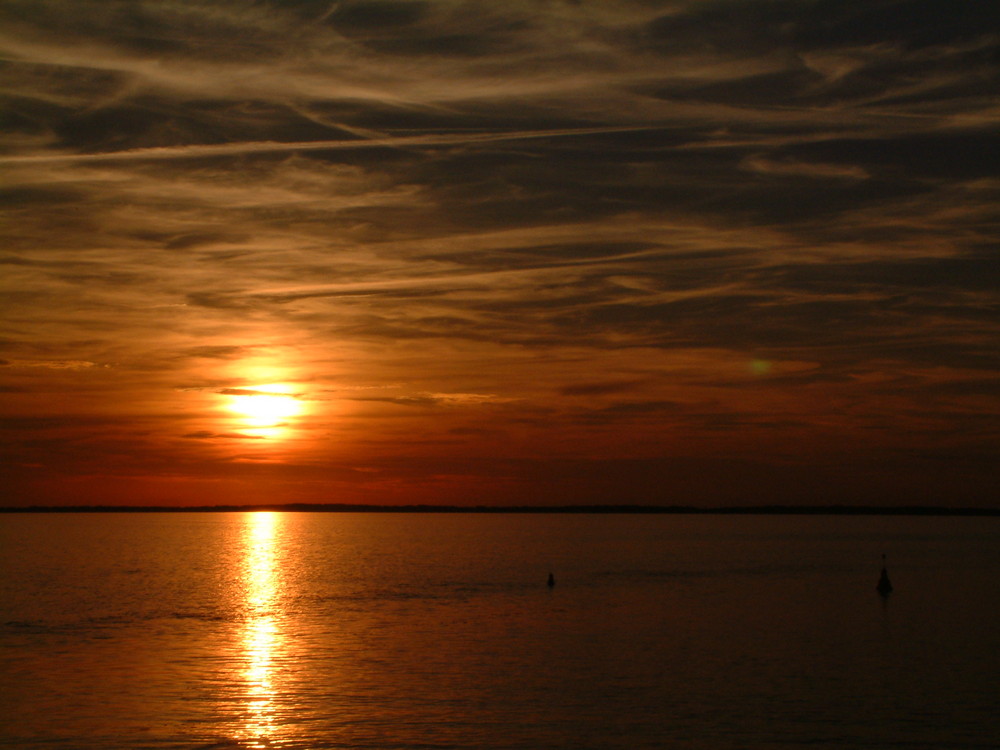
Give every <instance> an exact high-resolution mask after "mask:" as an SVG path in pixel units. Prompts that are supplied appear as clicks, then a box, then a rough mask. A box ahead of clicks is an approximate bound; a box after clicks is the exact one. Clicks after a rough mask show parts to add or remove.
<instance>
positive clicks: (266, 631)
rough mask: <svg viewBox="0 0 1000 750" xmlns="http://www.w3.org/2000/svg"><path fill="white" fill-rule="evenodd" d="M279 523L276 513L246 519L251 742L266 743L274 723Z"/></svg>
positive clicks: (248, 729)
mask: <svg viewBox="0 0 1000 750" xmlns="http://www.w3.org/2000/svg"><path fill="white" fill-rule="evenodd" d="M277 523H278V515H277V514H276V513H250V514H248V515H247V516H246V527H245V530H244V549H245V555H246V557H245V566H246V567H245V572H244V575H245V579H244V581H245V585H246V606H247V610H248V614H247V621H246V625H245V626H244V630H243V651H244V662H245V669H244V671H243V675H242V677H243V680H244V681H245V683H246V698H247V714H246V724H245V726H244V730H245V732H246V735H247V737H248V739H250V740H251V741H258V740H259V741H266V740H267V738H268V737H269V736H270V734H271V731H272V728H273V724H274V687H273V684H272V679H271V678H272V676H271V664H272V661H273V657H274V651H275V648H276V646H277V644H278V641H279V640H280V633H279V631H278V627H277V624H276V622H275V616H274V613H273V606H274V603H275V598H276V593H277V586H276V584H275V547H274V537H275V528H276V526H277ZM256 746H258V745H251V747H256ZM259 746H260V747H263V746H264V745H259Z"/></svg>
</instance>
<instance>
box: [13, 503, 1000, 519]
mask: <svg viewBox="0 0 1000 750" xmlns="http://www.w3.org/2000/svg"><path fill="white" fill-rule="evenodd" d="M253 511H279V512H291V513H593V514H608V513H622V514H624V513H632V514H697V515H796V516H823V515H829V516H1000V508H975V507H963V508H949V507H946V506H937V505H901V506H878V505H750V506H722V507H717V508H706V507H697V506H688V505H610V504H609V505H543V506H536V505H472V506H462V505H360V504H344V503H287V504H273V505H190V506H168V505H58V506H56V505H53V506H44V505H31V506H22V507H10V508H0V513H247V512H253Z"/></svg>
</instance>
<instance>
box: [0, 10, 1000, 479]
mask: <svg viewBox="0 0 1000 750" xmlns="http://www.w3.org/2000/svg"><path fill="white" fill-rule="evenodd" d="M990 10H991V9H990V7H989V4H988V3H982V4H969V6H968V7H967V8H965V7H963V9H962V10H961V11H960V12H959V11H958V10H956V9H955V8H952V7H950V6H946V5H944V4H942V3H940V2H936V1H933V0H892V2H888V3H878V4H856V3H855V4H851V3H848V4H845V3H841V2H835V1H833V0H831V1H830V2H826V1H823V2H817V3H809V4H803V3H801V2H797V1H796V0H787V1H786V0H780V1H779V2H757V0H746V1H745V2H729V1H728V0H709V1H705V0H677V1H676V2H664V3H651V2H646V1H645V0H602V1H601V2H597V1H596V0H594V1H591V0H583V1H582V2H574V3H570V2H546V3H520V2H513V3H505V4H494V5H491V6H489V7H487V6H485V5H484V4H483V3H481V2H471V1H470V2H463V1H462V0H454V1H453V0H429V1H428V2H420V3H415V2H408V1H407V2H404V1H403V0H399V1H398V2H397V1H396V0H380V2H377V3H375V2H367V1H366V0H344V1H343V2H338V3H315V2H306V1H305V0H302V1H301V2H298V1H294V0H289V2H284V3H279V4H271V5H267V6H265V5H253V4H245V3H242V4H241V3H208V2H199V1H198V0H189V1H188V0H184V1H180V0H178V1H177V2H173V1H172V2H160V1H158V0H157V1H154V0H148V1H147V0H139V1H137V2H133V3H125V4H114V3H111V4H109V3H106V2H100V1H98V0H74V2H72V3H69V2H66V1H65V0H5V1H4V2H2V3H0V24H2V26H3V32H2V33H0V58H2V59H3V61H4V65H5V78H4V83H3V84H2V86H0V96H3V106H4V112H5V117H6V120H5V127H4V129H3V132H2V133H0V163H2V165H3V168H4V182H5V188H6V189H5V192H4V194H3V196H2V197H0V200H2V207H3V209H4V211H5V212H6V214H7V217H8V220H7V221H6V222H5V224H4V229H3V232H4V235H5V236H4V241H3V247H4V249H3V252H2V253H0V266H2V268H3V273H2V275H0V279H2V280H0V292H2V294H3V317H4V320H3V324H4V327H3V329H2V331H0V358H2V360H0V371H2V374H3V380H4V383H3V384H2V385H0V405H2V408H3V410H4V411H3V414H4V415H6V416H8V417H10V418H11V419H14V420H23V419H28V420H30V419H32V418H34V417H38V418H43V421H39V422H30V421H28V422H24V421H21V422H18V421H14V422H8V423H5V424H6V427H3V428H2V429H0V442H2V446H3V448H4V450H5V451H7V452H8V453H9V454H10V455H11V456H13V457H15V458H16V463H17V465H20V466H22V467H28V466H36V465H41V464H44V465H46V466H51V467H52V471H53V472H54V475H58V473H59V472H60V471H62V472H64V473H65V474H66V475H72V476H79V475H80V474H81V472H83V471H84V468H82V467H104V468H103V469H99V470H97V474H100V471H104V472H105V475H106V476H112V475H113V476H114V477H135V476H150V477H154V478H155V477H166V476H168V475H169V476H174V477H176V476H177V475H178V473H180V474H182V475H183V476H186V477H198V478H199V479H198V481H197V482H195V481H194V480H192V482H194V484H193V485H192V486H198V487H203V486H204V485H203V484H198V482H202V481H204V482H209V481H213V482H217V483H226V482H233V481H235V480H234V477H235V476H238V473H237V472H239V471H243V472H260V474H259V476H267V477H270V479H269V480H268V481H269V482H273V483H274V484H273V485H272V486H275V487H280V488H281V491H282V492H290V493H292V495H294V493H295V492H300V491H301V492H303V493H306V494H307V495H309V493H312V494H311V495H309V496H310V497H320V496H322V497H326V496H328V495H327V493H326V490H325V489H321V488H326V487H329V486H336V487H337V489H338V491H344V492H353V491H356V492H358V493H361V495H364V493H369V494H368V495H367V496H366V497H367V498H368V499H378V498H376V497H375V496H374V494H373V493H377V492H389V493H393V492H398V493H401V494H399V495H398V497H403V494H402V493H403V492H404V491H403V490H402V489H399V488H400V487H409V488H423V489H421V490H420V491H421V492H422V491H425V490H426V492H428V493H433V492H444V490H443V489H442V484H441V483H440V482H438V481H437V480H434V479H433V478H432V477H434V476H451V477H466V478H470V477H471V479H467V480H465V479H464V480H462V481H463V482H466V484H462V482H457V480H456V484H454V486H453V491H454V492H455V493H460V492H461V491H462V490H461V488H462V487H464V488H465V490H468V491H471V490H469V488H470V487H472V486H473V485H474V484H475V478H476V477H480V478H484V477H489V478H490V479H489V480H486V479H484V480H483V481H484V482H487V481H493V482H496V484H495V485H493V486H496V487H501V486H503V487H506V488H507V490H506V491H508V492H514V491H515V490H513V489H511V488H512V487H516V488H517V492H522V491H524V488H525V485H524V483H521V480H519V479H518V478H517V477H518V476H519V475H518V472H525V476H527V475H529V474H530V476H532V477H533V481H536V482H539V483H541V484H540V485H539V486H542V485H544V486H545V487H546V490H545V492H542V491H539V496H540V497H542V498H543V499H544V498H548V497H555V496H556V494H552V493H556V492H557V489H556V488H554V486H553V485H552V484H551V483H549V479H546V477H550V476H551V477H561V478H562V480H565V481H567V482H570V481H571V479H572V477H573V476H580V477H591V479H592V480H593V482H592V484H593V487H594V488H596V487H598V486H600V487H604V488H605V490H607V485H606V484H602V483H601V482H602V481H603V480H601V481H597V479H595V477H596V478H600V477H601V476H603V474H602V472H604V471H605V470H607V475H608V476H611V475H614V476H616V477H618V478H619V481H621V482H624V483H625V484H626V485H627V486H628V487H629V488H630V489H629V491H631V492H634V493H638V495H639V496H642V497H644V498H647V499H648V498H650V497H651V494H649V493H652V490H643V489H642V488H643V486H645V485H644V484H643V480H642V478H641V476H639V474H641V475H643V476H645V477H646V478H647V479H648V480H649V481H648V482H647V483H646V484H647V485H648V487H657V486H662V484H663V481H665V475H664V474H663V472H664V471H666V469H663V468H656V467H657V466H659V467H666V466H668V465H669V466H670V467H671V468H670V472H672V476H675V477H676V476H681V475H685V476H686V474H685V472H689V470H688V469H685V468H684V466H700V467H711V470H712V471H714V472H716V473H719V472H720V471H721V470H720V468H719V467H720V466H725V465H726V464H725V462H726V461H731V462H733V463H732V464H731V466H742V467H747V466H754V467H758V468H757V469H752V470H751V469H746V468H745V470H744V469H740V471H744V475H743V476H744V477H745V478H746V479H745V481H744V484H743V485H742V489H743V490H747V488H749V487H751V486H752V485H753V482H752V481H751V480H750V479H749V477H752V476H777V475H776V474H774V473H773V472H777V471H778V469H777V468H775V467H779V466H780V467H784V469H787V468H788V467H790V466H799V467H808V466H815V467H818V466H820V465H823V466H827V465H829V466H833V465H834V464H836V462H838V461H839V462H840V463H841V465H850V464H852V462H855V461H858V462H861V461H872V462H875V464H877V463H878V460H879V459H882V460H884V462H885V463H884V465H885V466H890V465H891V466H896V467H897V469H898V471H897V473H896V474H895V475H894V476H895V477H897V478H900V477H902V479H901V480H900V481H904V483H905V482H906V481H909V479H907V478H908V477H922V479H921V480H920V482H917V480H913V481H911V482H910V483H909V484H908V485H907V486H909V487H911V489H914V491H920V492H930V489H926V490H925V489H923V488H930V487H936V488H937V489H938V490H940V489H941V488H942V487H945V486H946V484H947V483H946V481H945V478H944V477H945V473H940V474H935V475H933V476H930V475H929V474H928V473H927V472H924V473H923V474H921V471H922V470H921V469H920V465H921V464H920V462H916V463H914V462H911V463H907V459H905V457H906V456H917V455H920V456H926V455H929V454H935V455H937V454H939V455H941V456H944V455H946V454H947V455H969V456H984V455H988V454H990V453H991V451H994V452H995V450H996V449H997V446H998V443H997V440H998V438H997V434H996V431H995V430H993V429H992V428H990V427H989V425H988V424H986V423H985V421H984V420H983V419H981V418H980V417H977V416H976V415H983V414H994V413H996V412H997V411H998V410H1000V406H998V403H997V401H996V397H997V396H996V393H995V392H994V391H993V390H991V389H989V388H985V387H984V386H982V384H983V383H985V382H989V381H990V378H991V377H993V376H995V375H996V373H997V372H998V371H1000V354H998V350H997V347H996V341H997V337H998V335H1000V328H998V324H997V315H996V313H997V306H998V298H997V289H1000V279H998V278H997V264H996V259H995V247H996V226H997V218H998V211H997V206H998V205H1000V182H998V181H997V179H996V175H997V174H998V173H1000V164H998V162H997V156H996V154H997V153H998V151H997V148H996V126H997V124H998V123H1000V107H998V105H997V101H996V96H995V90H996V82H997V77H998V68H997V65H996V59H997V58H996V54H995V53H996V52H997V46H998V40H997V37H996V35H995V34H993V33H991V31H990V30H991V29H992V27H993V25H992V17H991V16H990ZM890 21H891V22H890ZM179 383H181V384H187V385H186V386H185V387H180V388H178V387H177V384H179ZM264 383H286V384H288V386H289V388H290V389H291V392H293V393H294V394H295V396H296V398H297V402H296V403H297V404H298V405H300V406H301V407H302V413H301V414H300V415H298V416H296V417H295V418H294V419H289V420H288V421H287V424H285V425H284V426H283V427H282V430H283V432H282V433H281V437H280V438H277V437H275V436H273V435H272V436H271V437H267V436H262V435H257V436H256V437H257V439H254V440H246V439H236V438H241V437H242V438H245V437H247V435H248V433H246V431H245V430H243V429H241V427H240V425H239V424H237V423H236V421H235V420H236V417H235V416H234V414H233V413H232V412H231V411H227V410H226V409H225V408H224V403H223V402H225V401H227V399H225V398H221V396H227V395H228V396H236V395H248V394H250V393H253V392H255V391H256V390H259V389H260V387H261V384H264ZM60 414H61V415H62V416H61V417H60V416H59V415H60ZM53 415H56V416H53ZM88 420H89V421H88ZM94 420H97V421H94ZM26 425H34V426H33V427H31V428H30V429H27V427H26ZM0 427H2V426H0ZM15 428H16V429H15ZM668 457H669V458H670V460H669V461H668V460H667V459H668ZM942 460H943V459H942ZM977 460H978V459H977ZM504 461H508V462H509V463H504ZM683 461H688V462H689V463H687V464H684V463H683ZM914 461H915V459H914ZM658 462H659V463H658ZM678 462H681V463H678ZM945 463H946V462H945ZM971 464H974V465H978V464H976V461H971ZM866 465H867V464H866ZM935 465H937V464H935ZM357 466H363V467H369V468H372V469H373V471H372V472H370V477H369V478H371V484H370V485H369V484H364V483H362V484H358V485H352V484H351V482H360V481H361V480H359V479H358V477H359V476H361V473H360V472H358V471H355V469H354V468H353V467H357ZM60 467H61V468H60ZM179 467H180V468H179ZM588 467H590V468H588ZM760 467H764V468H760ZM900 467H902V468H900ZM966 468H968V466H966ZM91 470H92V469H91V468H87V469H86V471H91ZM633 470H634V471H635V472H639V474H637V475H636V478H635V479H634V481H633V480H632V479H623V478H622V477H628V476H630V475H629V472H630V471H633ZM734 470H735V469H734ZM802 470H803V471H807V469H805V468H803V469H802ZM817 471H821V470H820V469H817ZM823 471H825V469H823ZM831 471H832V470H831ZM886 471H887V472H888V469H887V470H886ZM894 471H895V470H894ZM927 471H930V470H929V469H928V470H927ZM970 471H971V470H970ZM24 472H25V473H24V474H23V475H22V474H19V475H18V477H20V478H19V479H18V480H17V481H18V482H21V484H19V485H18V486H19V487H25V488H28V489H30V488H31V487H33V486H34V485H33V484H32V482H34V481H35V480H34V479H32V478H31V476H30V472H29V471H28V469H24ZM755 472H756V473H755ZM689 473H690V472H689ZM821 473H822V471H821ZM973 474H974V472H972V473H971V474H970V476H972V475H973ZM88 476H89V474H88ZM254 476H258V474H254ZM365 476H369V474H368V473H366V474H365ZM375 476H377V477H378V480H377V481H375V479H374V478H372V477H375ZM291 477H295V478H294V480H293V479H292V478H291ZM667 478H669V477H667ZM869 478H870V473H869ZM501 480H502V481H501ZM11 481H13V480H11ZM94 481H95V482H97V480H96V479H95V480H94ZM123 481H124V480H123ZM150 481H153V480H150ZM164 481H166V479H164ZM525 481H527V480H525ZM552 481H554V480H552ZM970 481H971V480H970ZM733 482H734V483H733V485H732V488H731V489H732V492H733V493H734V495H733V496H734V497H743V495H740V494H739V487H740V485H739V482H737V481H736V480H735V479H734V480H733ZM845 482H846V480H845ZM921 482H922V484H921ZM264 484H265V483H263V482H262V483H261V486H262V487H263V486H264ZM585 485H586V482H583V483H581V482H580V481H576V483H575V484H573V485H572V486H573V487H575V488H576V489H577V490H579V491H584V490H586V491H592V492H597V490H596V489H593V488H590V487H589V486H585ZM887 485H888V480H886V482H883V483H881V484H880V483H878V482H875V483H872V484H871V485H870V486H871V487H873V488H875V487H877V488H879V489H884V488H885V487H886V486H887ZM567 486H569V485H567ZM684 486H685V487H686V488H687V489H688V490H689V491H692V492H695V491H697V486H696V484H695V483H694V482H693V480H692V481H687V483H686V484H685V485H684ZM859 486H860V485H859ZM307 487H308V488H310V489H305V488H307ZM352 487H354V489H353V490H352V489H351V488H352ZM295 488H298V489H295ZM25 491H28V490H27V489H26V490H25ZM412 491H413V492H414V493H416V492H417V491H418V490H417V489H412ZM448 491H452V490H448ZM497 491H498V492H499V490H497ZM559 491H560V492H562V491H563V490H559ZM859 491H861V490H859ZM565 492H567V493H569V492H571V490H565ZM643 492H646V493H647V494H646V495H643ZM872 492H875V490H874V489H873V490H872ZM546 493H548V494H546ZM292 495H289V497H292ZM359 496H360V495H359ZM392 496H393V497H397V495H392ZM415 496H416V495H414V497H415ZM430 496H432V495H428V497H430ZM295 497H296V498H298V497H299V496H297V495H296V496H295ZM709 499H711V498H709Z"/></svg>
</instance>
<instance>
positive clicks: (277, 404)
mask: <svg viewBox="0 0 1000 750" xmlns="http://www.w3.org/2000/svg"><path fill="white" fill-rule="evenodd" d="M228 395H229V397H230V402H229V404H228V408H229V410H230V411H232V412H234V413H236V414H238V415H239V416H240V417H242V421H243V423H244V424H245V425H246V426H248V427H273V426H275V425H277V424H280V423H282V422H283V421H285V420H286V419H289V418H291V417H295V416H298V415H299V414H301V413H302V402H301V401H300V400H299V399H298V398H297V397H296V396H295V394H294V393H293V391H292V387H291V386H289V385H287V384H285V383H268V384H266V385H255V386H252V387H249V388H240V389H233V392H231V393H230V394H228Z"/></svg>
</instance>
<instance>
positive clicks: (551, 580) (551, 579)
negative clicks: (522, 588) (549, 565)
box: [548, 573, 556, 588]
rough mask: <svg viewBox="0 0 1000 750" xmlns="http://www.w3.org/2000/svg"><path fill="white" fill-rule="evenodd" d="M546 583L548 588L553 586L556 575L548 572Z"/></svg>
mask: <svg viewBox="0 0 1000 750" xmlns="http://www.w3.org/2000/svg"><path fill="white" fill-rule="evenodd" d="M548 585H549V588H552V587H553V586H555V585H556V577H555V576H554V575H552V574H551V573H549V580H548Z"/></svg>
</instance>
